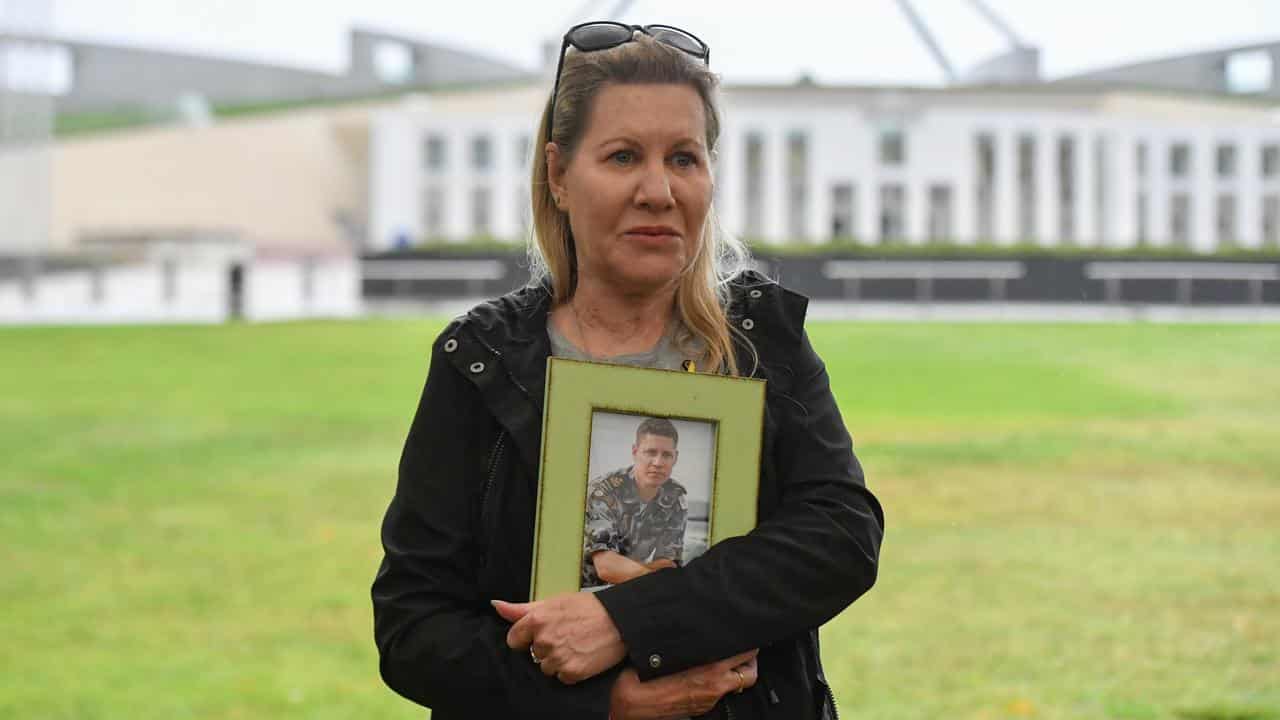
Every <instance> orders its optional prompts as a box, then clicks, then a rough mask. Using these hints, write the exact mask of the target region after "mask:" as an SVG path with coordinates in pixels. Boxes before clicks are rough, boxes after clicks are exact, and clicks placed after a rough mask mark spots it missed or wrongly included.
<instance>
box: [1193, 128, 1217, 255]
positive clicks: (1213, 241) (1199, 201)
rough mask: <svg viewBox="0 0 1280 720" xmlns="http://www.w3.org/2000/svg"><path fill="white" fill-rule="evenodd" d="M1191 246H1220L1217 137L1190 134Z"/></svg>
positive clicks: (1197, 248) (1211, 248)
mask: <svg viewBox="0 0 1280 720" xmlns="http://www.w3.org/2000/svg"><path fill="white" fill-rule="evenodd" d="M1190 142H1191V193H1190V194H1191V248H1192V249H1193V250H1195V251H1197V252H1205V253H1208V252H1213V251H1214V250H1215V249H1217V247H1218V222H1217V221H1218V217H1217V215H1218V183H1217V162H1216V158H1215V153H1214V148H1215V147H1216V145H1217V143H1216V142H1215V141H1214V137H1213V136H1212V135H1211V134H1209V133H1205V132H1198V133H1196V134H1195V135H1193V136H1192V137H1191V140H1190Z"/></svg>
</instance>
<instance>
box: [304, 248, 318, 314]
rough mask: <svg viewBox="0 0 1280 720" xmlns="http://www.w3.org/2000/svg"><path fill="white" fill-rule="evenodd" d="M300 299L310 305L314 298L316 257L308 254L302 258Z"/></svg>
mask: <svg viewBox="0 0 1280 720" xmlns="http://www.w3.org/2000/svg"><path fill="white" fill-rule="evenodd" d="M301 270H302V300H303V303H304V304H306V305H310V304H311V303H312V302H313V301H314V300H315V299H316V258H315V256H313V255H308V256H306V257H304V258H302V268H301Z"/></svg>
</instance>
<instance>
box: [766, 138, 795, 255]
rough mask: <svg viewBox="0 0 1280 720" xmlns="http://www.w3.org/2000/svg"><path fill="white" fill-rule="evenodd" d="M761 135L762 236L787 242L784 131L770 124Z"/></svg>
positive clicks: (773, 240)
mask: <svg viewBox="0 0 1280 720" xmlns="http://www.w3.org/2000/svg"><path fill="white" fill-rule="evenodd" d="M762 132H763V137H764V168H763V170H762V172H763V175H764V178H763V180H764V183H763V185H764V213H762V215H763V217H762V218H761V219H762V221H763V222H762V225H763V227H764V231H763V234H764V239H765V240H767V241H768V242H770V243H789V242H791V241H792V240H793V239H794V238H791V237H788V236H787V131H786V128H778V127H771V128H768V129H767V130H763V131H762Z"/></svg>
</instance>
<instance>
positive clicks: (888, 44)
mask: <svg viewBox="0 0 1280 720" xmlns="http://www.w3.org/2000/svg"><path fill="white" fill-rule="evenodd" d="M50 2H52V3H53V12H52V19H53V25H54V29H55V31H56V32H58V33H59V34H62V35H66V36H69V37H74V38H82V39H96V40H102V41H110V42H121V43H128V44H141V45H149V46H155V47H163V48H176V49H182V50H188V51H196V52H202V53H213V54H218V55H231V56H236V57H239V58H246V59H252V60H260V61H268V62H280V63H287V64H291V65H302V66H308V67H314V68H317V69H326V70H331V71H334V72H337V71H340V70H341V69H343V68H344V66H345V64H346V60H347V58H346V37H345V33H346V30H347V28H349V27H350V26H352V25H364V26H368V27H372V28H376V29H385V30H390V31H395V32H401V33H406V34H411V35H414V36H417V37H421V38H423V39H425V40H430V41H435V42H439V43H443V44H448V45H451V46H456V47H461V48H467V49H471V50H475V51H479V52H483V53H486V54H490V55H492V56H495V57H499V58H502V59H505V60H507V61H510V62H512V63H514V64H517V65H521V66H524V67H528V68H531V69H532V68H534V67H536V66H537V62H538V57H539V47H540V46H541V44H542V43H543V42H544V41H546V40H547V39H548V38H556V39H557V40H558V38H559V36H560V34H561V33H562V32H563V30H564V28H565V27H567V26H568V25H569V24H571V23H573V22H576V21H580V20H583V19H596V18H599V17H601V16H604V15H606V14H607V13H608V12H609V10H610V9H611V8H612V7H614V6H615V5H616V4H617V0H602V1H598V2H587V1H584V0H540V1H537V2H529V1H528V0H524V1H512V2H505V1H503V2H498V1H492V0H491V1H489V2H484V1H482V0H481V1H477V0H470V1H466V0H447V1H442V0H412V1H406V0H359V2H352V1H350V0H201V1H200V2H194V1H192V0H0V10H2V9H3V8H4V7H5V6H7V7H8V8H9V10H8V13H7V15H8V17H9V18H10V22H12V18H13V17H15V16H22V15H23V14H27V15H30V14H32V12H33V11H32V10H31V8H33V7H35V6H37V5H44V6H46V7H47V6H48V4H49V3H50ZM987 3H988V5H990V6H991V7H992V8H993V9H995V10H996V11H997V12H998V13H999V14H1000V15H1001V16H1002V17H1003V19H1004V20H1005V21H1006V22H1007V23H1008V24H1009V25H1010V26H1012V28H1013V29H1014V30H1015V31H1016V32H1017V33H1018V34H1019V35H1020V36H1021V37H1022V38H1023V39H1024V40H1025V41H1026V42H1027V43H1029V44H1032V45H1037V46H1039V47H1040V48H1041V50H1042V67H1043V69H1044V71H1045V74H1046V75H1047V76H1049V77H1054V76H1058V75H1063V74H1069V73H1072V72H1077V71H1082V70H1086V69H1091V68H1095V67H1102V66H1106V65H1110V64H1117V63H1122V62H1127V61H1133V60H1139V59H1143V58H1148V57H1153V56H1160V55H1164V54H1171V53H1182V52H1190V51H1193V50H1200V49H1212V48H1216V47H1222V46H1229V45H1235V44H1241V43H1247V42H1262V41H1268V40H1275V39H1280V0H1213V1H1212V2H1205V1H1204V0H1194V1H1190V0H1185V1H1184V0H1178V1H1175V0H1069V1H1063V0H987ZM915 5H916V7H917V8H918V10H919V11H920V13H921V15H922V16H923V17H924V19H925V20H926V22H928V24H929V25H930V27H931V28H932V30H933V31H934V34H935V35H936V36H937V37H938V39H939V41H940V42H941V43H942V45H943V48H944V50H945V51H946V52H947V54H948V55H949V56H950V58H951V60H952V63H953V64H954V65H955V66H956V67H957V68H959V69H963V68H966V67H969V66H971V65H973V64H974V63H976V62H978V61H980V60H982V59H984V58H986V57H988V56H990V55H993V54H995V53H998V52H1000V51H1002V50H1004V49H1005V48H1006V47H1007V42H1006V41H1005V39H1004V38H1003V37H1002V36H1001V35H1000V34H999V33H998V32H997V31H996V30H995V29H993V28H992V27H991V26H990V25H988V24H987V23H985V22H984V21H983V20H982V18H981V17H980V16H979V15H978V13H977V12H975V11H974V10H973V8H972V6H971V5H970V4H969V3H968V2H966V0H915ZM24 7H25V8H26V9H25V10H24ZM782 7H785V8H786V9H787V12H785V13H783V12H781V11H780V10H779V8H782ZM36 14H39V13H38V12H37V13H36ZM2 16H3V14H0V17H2ZM622 19H624V20H626V21H628V22H635V23H646V22H663V23H668V24H672V25H678V26H681V27H684V28H687V29H689V30H691V31H692V32H694V33H695V34H697V35H699V36H701V37H702V38H703V39H704V40H706V41H707V43H708V44H709V45H710V46H711V48H712V65H713V68H714V69H716V70H718V71H720V72H721V73H722V74H723V75H724V77H725V78H726V79H727V80H729V81H731V82H733V81H738V82H741V81H790V80H794V79H795V78H796V77H797V76H798V75H799V74H801V73H809V74H811V75H812V76H813V77H815V78H816V79H817V80H818V81H820V82H878V83H909V84H915V83H925V84H936V83H939V82H941V80H942V74H941V72H940V71H939V70H938V68H937V66H936V65H935V64H934V62H933V61H932V60H931V59H930V56H929V55H928V53H927V52H926V51H925V49H924V46H923V45H922V44H921V43H920V42H919V41H918V39H917V38H916V36H915V35H914V33H913V32H912V30H911V28H910V26H909V25H908V24H907V22H906V20H905V19H904V18H903V16H902V14H901V12H900V10H899V9H898V7H897V4H896V3H895V2H894V1H893V0H843V1H842V2H832V1H826V2H822V1H819V0H788V1H787V2H777V1H776V0H772V1H769V2H764V1H759V2H757V1H755V0H682V1H681V2H673V1H672V0H637V1H636V2H634V3H632V5H631V9H630V10H629V11H627V12H626V13H625V15H624V16H623V18H622Z"/></svg>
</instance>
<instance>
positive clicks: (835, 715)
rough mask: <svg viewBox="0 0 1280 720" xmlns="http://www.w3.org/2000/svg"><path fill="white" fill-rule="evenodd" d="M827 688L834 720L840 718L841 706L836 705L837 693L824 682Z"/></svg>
mask: <svg viewBox="0 0 1280 720" xmlns="http://www.w3.org/2000/svg"><path fill="white" fill-rule="evenodd" d="M824 687H826V688H827V699H828V700H830V701H831V712H832V714H833V717H832V720H840V708H839V707H838V706H837V705H836V694H835V693H834V692H832V690H831V686H830V685H826V684H825V683H824Z"/></svg>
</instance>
